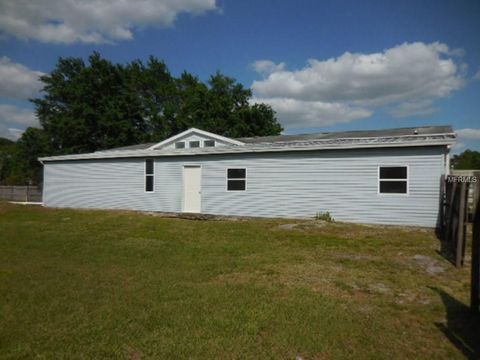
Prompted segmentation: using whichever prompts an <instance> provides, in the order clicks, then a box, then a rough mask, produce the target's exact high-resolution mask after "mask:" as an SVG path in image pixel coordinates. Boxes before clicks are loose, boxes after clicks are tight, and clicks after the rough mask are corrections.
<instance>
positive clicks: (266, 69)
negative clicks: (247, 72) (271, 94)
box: [252, 60, 285, 75]
mask: <svg viewBox="0 0 480 360" xmlns="http://www.w3.org/2000/svg"><path fill="white" fill-rule="evenodd" d="M252 67H253V69H254V70H255V71H256V72H258V73H259V74H262V75H269V74H271V73H274V72H280V71H283V70H284V69H285V63H283V62H282V63H279V64H275V63H274V62H273V61H271V60H257V61H255V62H253V64H252Z"/></svg>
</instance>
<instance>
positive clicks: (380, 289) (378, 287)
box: [368, 283, 392, 294]
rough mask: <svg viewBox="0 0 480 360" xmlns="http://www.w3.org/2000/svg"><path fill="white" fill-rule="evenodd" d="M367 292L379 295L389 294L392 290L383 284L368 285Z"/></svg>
mask: <svg viewBox="0 0 480 360" xmlns="http://www.w3.org/2000/svg"><path fill="white" fill-rule="evenodd" d="M368 290H370V291H371V292H374V293H379V294H390V293H391V292H392V290H391V289H390V288H389V287H387V286H386V285H385V284H383V283H376V284H370V285H369V286H368Z"/></svg>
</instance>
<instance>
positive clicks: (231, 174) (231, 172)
mask: <svg viewBox="0 0 480 360" xmlns="http://www.w3.org/2000/svg"><path fill="white" fill-rule="evenodd" d="M246 189H247V169H245V168H243V169H227V191H245V190H246Z"/></svg>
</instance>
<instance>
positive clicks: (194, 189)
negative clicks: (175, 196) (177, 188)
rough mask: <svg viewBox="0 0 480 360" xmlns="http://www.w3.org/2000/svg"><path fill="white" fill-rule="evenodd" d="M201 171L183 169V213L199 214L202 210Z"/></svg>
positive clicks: (198, 168)
mask: <svg viewBox="0 0 480 360" xmlns="http://www.w3.org/2000/svg"><path fill="white" fill-rule="evenodd" d="M201 201H202V169H201V168H200V166H184V167H183V212H191V213H199V212H200V211H201V209H202V207H201Z"/></svg>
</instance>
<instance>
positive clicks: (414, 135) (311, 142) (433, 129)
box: [39, 126, 456, 161]
mask: <svg viewBox="0 0 480 360" xmlns="http://www.w3.org/2000/svg"><path fill="white" fill-rule="evenodd" d="M237 140H239V141H243V142H244V143H245V144H244V145H228V146H219V147H211V148H194V149H162V148H159V149H155V150H152V149H149V148H150V147H151V146H152V145H153V144H140V145H134V146H133V147H128V148H125V147H124V148H123V149H121V148H117V149H111V150H105V151H98V152H94V153H90V154H74V155H62V156H52V157H43V158H40V159H39V160H40V161H63V160H82V159H107V158H131V157H151V156H190V155H209V154H210V155H213V154H235V153H258V152H278V151H282V152H283V151H312V150H329V149H330V150H331V149H357V148H381V147H404V146H410V147H413V146H446V145H452V144H454V143H455V141H456V135H455V133H454V132H453V129H452V127H451V126H423V127H417V128H401V129H388V130H369V131H344V132H330V133H316V134H303V135H280V136H265V137H256V138H241V139H237Z"/></svg>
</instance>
